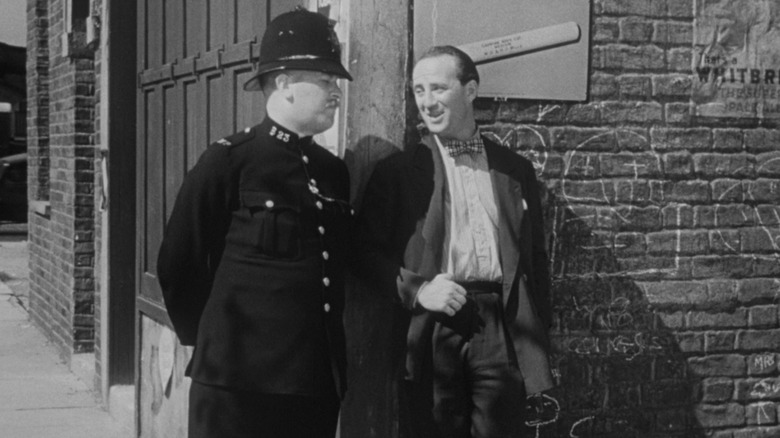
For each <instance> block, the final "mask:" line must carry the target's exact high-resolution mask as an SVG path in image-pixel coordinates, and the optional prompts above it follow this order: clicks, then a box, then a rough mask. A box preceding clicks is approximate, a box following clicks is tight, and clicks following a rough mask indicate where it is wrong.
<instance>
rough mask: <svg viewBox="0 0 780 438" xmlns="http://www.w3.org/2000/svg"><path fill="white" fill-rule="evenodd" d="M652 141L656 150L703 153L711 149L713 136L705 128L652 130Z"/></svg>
mask: <svg viewBox="0 0 780 438" xmlns="http://www.w3.org/2000/svg"><path fill="white" fill-rule="evenodd" d="M650 141H651V144H652V147H653V149H654V150H656V151H659V152H667V151H689V152H703V151H708V150H709V149H710V147H711V142H712V140H711V134H710V131H709V130H708V129H705V128H652V129H650Z"/></svg>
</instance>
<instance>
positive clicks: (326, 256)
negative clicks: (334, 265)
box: [322, 251, 330, 260]
mask: <svg viewBox="0 0 780 438" xmlns="http://www.w3.org/2000/svg"><path fill="white" fill-rule="evenodd" d="M322 258H323V259H324V260H328V259H329V258H330V254H328V251H322Z"/></svg>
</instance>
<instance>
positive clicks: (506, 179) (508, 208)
mask: <svg viewBox="0 0 780 438" xmlns="http://www.w3.org/2000/svg"><path fill="white" fill-rule="evenodd" d="M499 147H500V146H499ZM485 151H486V153H487V159H488V168H489V169H490V178H491V182H492V183H493V194H494V195H495V199H496V207H498V246H499V254H500V255H501V272H502V274H503V277H504V280H503V287H504V300H505V301H506V300H507V299H508V297H509V291H510V289H511V288H512V284H513V283H514V281H515V276H516V275H517V267H518V263H519V260H520V224H521V222H522V220H523V213H524V205H525V202H524V200H523V187H522V185H521V184H520V182H519V181H517V180H516V179H514V178H511V177H510V176H509V171H510V169H503V168H502V167H503V166H502V163H501V161H500V160H497V159H496V157H495V156H494V154H493V150H492V145H490V144H489V143H488V142H487V141H486V142H485ZM505 304H506V303H505Z"/></svg>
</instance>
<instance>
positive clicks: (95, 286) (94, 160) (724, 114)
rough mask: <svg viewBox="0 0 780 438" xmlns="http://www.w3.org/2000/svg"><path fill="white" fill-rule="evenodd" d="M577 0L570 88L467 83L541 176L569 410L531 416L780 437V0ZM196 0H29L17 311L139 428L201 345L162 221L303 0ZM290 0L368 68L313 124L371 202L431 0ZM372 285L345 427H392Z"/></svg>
mask: <svg viewBox="0 0 780 438" xmlns="http://www.w3.org/2000/svg"><path fill="white" fill-rule="evenodd" d="M583 1H584V2H585V3H587V10H588V16H587V17H586V23H583V24H581V25H580V26H581V28H587V29H588V32H587V33H586V34H585V35H584V38H587V44H586V47H587V50H588V53H587V57H588V59H589V62H588V66H587V71H583V72H582V74H583V75H585V76H586V78H587V97H586V98H585V99H584V100H578V101H562V100H546V99H533V100H529V99H521V98H501V97H500V96H499V97H498V98H481V99H478V100H477V103H476V105H477V109H478V121H479V123H480V125H481V126H482V127H483V129H484V130H485V131H486V132H488V133H489V135H491V136H493V137H494V138H495V139H496V140H497V141H499V142H500V143H501V144H503V145H505V146H506V147H508V148H511V149H512V150H514V151H516V152H517V153H519V154H523V155H525V156H527V157H528V158H530V159H531V160H532V162H533V163H534V164H535V167H536V169H537V172H538V176H539V178H540V180H541V181H542V182H543V183H544V193H543V196H544V204H545V206H546V217H545V219H546V224H547V228H548V234H549V239H548V241H549V253H550V257H551V260H550V263H551V270H552V273H553V285H554V287H553V297H552V299H553V304H554V309H555V326H554V328H553V333H552V334H553V343H554V354H553V363H554V364H555V368H556V371H557V372H556V375H557V378H558V379H559V383H560V387H559V389H558V390H557V391H556V392H555V393H554V394H552V395H551V397H550V399H549V400H548V401H549V403H552V404H556V405H558V406H559V407H560V414H559V416H558V417H557V418H555V419H554V420H552V421H550V422H549V423H546V424H536V425H530V426H529V427H530V428H531V429H532V430H531V433H536V434H538V436H541V437H564V436H566V437H568V436H572V437H574V436H577V437H614V438H618V437H620V438H624V437H640V436H642V437H644V436H671V437H705V436H712V437H721V438H742V437H751V438H752V437H774V436H778V435H780V421H779V420H778V415H780V362H778V360H779V359H780V357H778V354H779V353H780V311H779V310H778V309H779V305H780V246H779V245H780V243H779V242H780V239H778V236H780V109H778V108H780V106H778V102H779V101H780V55H778V49H777V47H780V44H776V43H777V42H778V40H779V38H778V37H777V36H778V35H780V29H778V28H777V26H778V24H777V23H778V22H780V20H776V18H777V17H780V10H778V7H777V6H774V5H773V4H770V3H767V2H740V1H737V0H734V1H727V2H721V3H722V4H720V3H719V5H720V6H718V8H715V5H714V4H712V5H711V4H710V3H712V2H694V1H693V0H658V1H644V0H641V1H640V0H592V1H590V2H588V1H585V0H583ZM528 2H529V3H533V2H532V1H531V0H528ZM197 3H198V4H197V5H195V4H190V3H187V2H185V1H184V0H181V1H167V2H137V1H121V2H120V1H112V0H83V1H79V0H28V47H27V55H28V56H27V59H28V61H27V88H28V90H27V97H28V99H27V100H28V118H27V122H28V129H27V134H28V135H27V137H28V153H29V157H30V161H29V171H28V182H29V194H30V199H31V211H30V215H29V223H30V288H31V290H30V314H31V318H32V320H33V321H34V322H35V323H36V325H38V326H39V327H40V328H41V329H42V330H43V331H44V332H45V333H46V334H47V335H48V336H49V338H50V339H52V341H53V342H54V343H55V344H56V345H57V346H58V347H59V348H60V351H61V352H62V355H63V357H65V358H66V359H68V360H71V361H74V360H75V361H77V362H78V363H81V364H86V366H88V367H90V368H91V369H94V383H95V388H96V390H98V392H99V393H100V394H102V396H103V398H104V400H106V403H107V405H109V406H110V407H112V409H113V408H114V407H116V406H121V405H122V404H123V403H124V400H127V398H120V399H117V398H116V397H115V394H125V395H126V396H127V397H129V400H130V402H129V404H130V405H131V406H132V411H133V413H132V415H133V418H134V419H135V421H134V422H133V423H134V424H135V425H136V426H137V436H142V437H155V436H165V437H174V436H185V430H184V427H185V426H184V425H185V424H186V421H184V419H185V418H186V407H187V406H186V394H187V389H188V382H187V379H186V378H185V377H184V376H183V370H184V367H185V365H186V361H187V359H188V357H189V354H190V352H189V351H188V350H187V349H186V348H183V347H181V346H180V345H179V344H178V343H177V341H176V339H175V336H174V335H173V333H172V331H171V330H170V328H169V327H170V325H169V321H168V320H167V316H166V315H165V312H164V309H163V307H162V302H161V299H160V293H159V290H158V289H157V285H156V278H155V272H154V261H155V258H156V251H157V245H159V239H160V237H161V235H162V228H163V226H164V223H165V219H166V217H167V214H168V212H169V211H170V208H171V205H172V204H171V203H172V200H173V198H174V197H175V194H176V190H177V188H178V185H179V184H180V182H181V178H182V177H183V175H184V173H185V172H186V170H187V169H188V168H189V167H190V166H192V165H193V164H194V161H195V159H197V156H198V154H199V153H200V151H202V150H203V149H204V148H205V147H206V145H207V144H208V143H209V142H212V141H215V140H217V139H219V138H221V137H222V136H224V135H227V134H229V133H231V132H234V131H237V130H240V129H243V128H244V127H245V126H250V125H253V124H255V123H257V121H259V120H260V118H261V117H262V111H263V109H262V108H263V102H262V97H261V96H259V95H257V94H247V93H244V92H243V91H242V90H241V87H240V85H241V84H242V83H243V80H244V79H245V78H247V77H248V76H250V75H251V73H252V68H253V64H254V62H255V61H256V60H257V56H258V55H259V38H260V35H261V34H262V31H263V30H264V28H265V26H266V24H267V23H268V21H269V20H270V19H271V18H272V17H274V16H276V15H278V14H279V13H281V12H284V11H286V10H289V9H290V8H292V7H293V6H294V5H295V4H298V3H302V2H295V1H268V2H248V1H239V0H234V1H228V0H226V1H224V2H210V3H209V2H197ZM201 3H202V4H201ZM303 3H304V6H307V7H310V8H312V9H317V10H319V11H320V12H322V13H325V14H327V15H329V16H330V17H331V18H333V19H334V20H336V22H337V25H336V31H337V32H338V33H339V35H340V37H341V38H340V39H341V41H343V42H344V44H345V47H344V48H345V50H344V56H345V61H346V65H348V66H349V70H350V72H351V73H352V74H353V76H354V77H355V78H356V80H355V81H354V82H352V83H350V84H349V85H348V86H347V87H346V88H347V91H346V94H347V98H346V99H345V104H344V105H345V106H344V108H343V111H342V114H341V116H340V120H339V122H338V126H337V127H336V128H335V129H334V130H333V132H330V133H327V134H326V135H325V137H324V138H323V139H322V140H323V141H322V142H323V143H324V144H326V145H329V146H332V148H333V150H334V151H335V152H336V153H338V154H340V155H342V156H343V157H344V159H345V161H346V162H347V164H348V166H349V168H350V172H351V175H352V178H353V184H354V187H355V189H354V200H355V203H356V205H357V207H358V208H359V205H360V197H361V192H362V187H363V185H364V184H365V181H366V179H367V178H368V176H369V175H370V172H371V169H372V166H373V164H374V163H375V162H376V161H377V160H379V159H381V158H382V157H384V156H386V155H387V154H388V153H391V152H392V151H393V150H395V149H400V148H403V144H404V141H405V139H406V138H407V136H409V135H412V134H411V132H413V131H414V127H415V125H416V124H417V118H416V114H415V110H414V108H413V99H410V96H409V95H408V93H407V90H408V87H407V81H406V78H407V77H408V75H409V72H410V70H411V65H412V60H413V59H414V53H413V49H412V47H414V38H415V35H414V32H413V29H414V20H415V13H414V8H413V6H415V5H414V3H417V6H418V7H421V6H422V5H423V3H424V2H422V1H418V2H407V1H403V0H391V1H387V2H381V4H379V3H377V4H373V3H372V4H366V3H365V2H358V1H356V0H341V1H336V0H331V1H316V2H314V1H312V2H303ZM427 3H431V2H430V1H428V2H427ZM434 3H436V2H434ZM489 3H490V2H485V4H486V6H485V10H486V14H489V13H491V12H489V9H490V6H489ZM438 7H439V8H441V7H443V5H441V4H438ZM715 9H717V11H715ZM495 13H498V12H495ZM502 13H506V12H502ZM517 13H521V12H517ZM718 30H719V31H718ZM522 56H525V55H521V57H522ZM521 59H522V58H521ZM499 62H500V61H499ZM485 68H487V67H485ZM523 80H524V78H523V77H517V78H516V81H523ZM367 287H369V286H367V285H362V284H359V283H357V282H356V283H355V284H353V287H352V288H351V290H350V293H349V296H348V299H349V301H348V309H347V314H346V319H347V321H346V323H347V327H348V337H349V351H350V358H351V371H350V384H351V390H350V393H349V394H348V397H347V399H346V401H345V406H344V409H343V412H342V423H341V430H342V436H343V437H361V438H362V437H397V436H405V430H404V425H403V424H401V423H399V414H398V406H397V397H396V393H397V387H396V385H395V382H396V378H397V373H396V371H397V368H396V367H395V364H396V363H397V361H398V357H399V356H398V354H399V350H398V339H397V334H398V333H399V331H398V330H399V328H398V327H396V325H395V323H396V322H397V318H396V316H397V315H396V314H395V313H394V308H393V307H392V304H391V303H390V301H389V300H382V299H377V298H376V297H375V296H373V295H372V294H370V293H367V291H366V288H367ZM112 401H115V403H112ZM533 429H535V430H533Z"/></svg>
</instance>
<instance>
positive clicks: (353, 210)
mask: <svg viewBox="0 0 780 438" xmlns="http://www.w3.org/2000/svg"><path fill="white" fill-rule="evenodd" d="M349 214H351V215H352V216H354V215H355V209H354V208H350V209H349Z"/></svg>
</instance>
